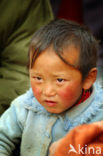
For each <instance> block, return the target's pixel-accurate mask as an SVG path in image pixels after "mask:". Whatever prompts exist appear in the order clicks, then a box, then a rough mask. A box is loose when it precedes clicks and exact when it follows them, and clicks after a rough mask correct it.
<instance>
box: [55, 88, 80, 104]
mask: <svg viewBox="0 0 103 156" xmlns="http://www.w3.org/2000/svg"><path fill="white" fill-rule="evenodd" d="M80 92H81V91H80V90H77V88H75V87H74V88H73V87H72V86H67V87H66V88H64V89H62V90H60V91H58V95H59V97H60V99H61V100H62V101H64V102H66V103H68V102H70V103H72V102H73V103H74V102H75V101H76V100H77V99H78V98H79V96H80V94H81V93H80Z"/></svg>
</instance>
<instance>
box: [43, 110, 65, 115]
mask: <svg viewBox="0 0 103 156" xmlns="http://www.w3.org/2000/svg"><path fill="white" fill-rule="evenodd" d="M46 110H47V111H48V112H49V113H52V114H60V113H63V112H64V111H60V110H56V109H51V110H50V109H46Z"/></svg>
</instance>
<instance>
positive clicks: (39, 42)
mask: <svg viewBox="0 0 103 156" xmlns="http://www.w3.org/2000/svg"><path fill="white" fill-rule="evenodd" d="M69 45H74V46H75V47H76V48H78V49H79V52H80V55H79V60H78V65H77V67H76V68H78V69H79V70H80V72H81V73H82V75H83V78H85V77H86V76H87V75H88V72H89V71H90V70H91V69H92V68H93V67H96V63H97V50H98V41H97V40H96V39H95V37H94V36H93V34H92V33H91V32H90V31H89V29H88V28H87V27H86V26H83V25H80V24H78V23H76V22H73V21H69V20H65V19H57V20H53V21H51V22H50V23H49V24H47V25H46V26H44V27H41V28H40V29H39V30H38V31H36V32H35V34H34V35H33V38H32V40H31V43H30V48H29V67H30V68H32V66H33V63H34V62H35V60H36V58H37V57H38V56H39V55H40V54H41V53H42V51H44V50H45V49H47V48H49V47H50V46H52V47H53V49H54V51H55V53H56V54H57V55H58V56H59V57H60V58H61V59H62V60H63V61H64V62H65V63H67V64H68V62H66V60H65V59H64V58H63V57H62V54H63V49H64V48H66V47H68V46H69ZM30 56H31V57H32V58H31V59H30Z"/></svg>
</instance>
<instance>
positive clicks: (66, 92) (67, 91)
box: [58, 87, 73, 100]
mask: <svg viewBox="0 0 103 156" xmlns="http://www.w3.org/2000/svg"><path fill="white" fill-rule="evenodd" d="M58 94H59V96H60V97H61V99H63V100H66V99H68V98H72V97H73V93H72V90H71V88H70V87H66V88H64V89H62V90H60V91H59V92H58Z"/></svg>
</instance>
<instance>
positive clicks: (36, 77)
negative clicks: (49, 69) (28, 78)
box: [33, 76, 42, 81]
mask: <svg viewBox="0 0 103 156" xmlns="http://www.w3.org/2000/svg"><path fill="white" fill-rule="evenodd" d="M33 78H34V80H36V81H41V80H42V78H41V77H39V76H34V77H33Z"/></svg>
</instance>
